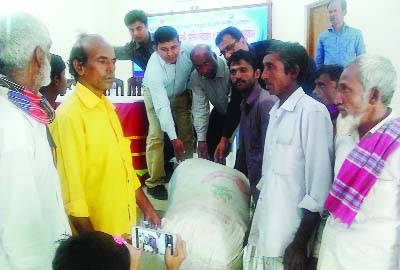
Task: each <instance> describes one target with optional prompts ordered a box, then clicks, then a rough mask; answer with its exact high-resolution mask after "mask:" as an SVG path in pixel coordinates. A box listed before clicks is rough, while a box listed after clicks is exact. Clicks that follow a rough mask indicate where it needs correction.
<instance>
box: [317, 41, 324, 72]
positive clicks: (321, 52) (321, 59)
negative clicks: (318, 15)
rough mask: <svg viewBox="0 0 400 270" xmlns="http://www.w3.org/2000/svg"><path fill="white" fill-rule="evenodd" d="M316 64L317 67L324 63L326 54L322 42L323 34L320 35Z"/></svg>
mask: <svg viewBox="0 0 400 270" xmlns="http://www.w3.org/2000/svg"><path fill="white" fill-rule="evenodd" d="M315 55H316V56H315V64H316V65H317V67H319V66H320V65H322V64H323V63H324V59H325V55H324V44H323V42H322V36H321V35H320V36H319V38H318V44H317V50H316V52H315Z"/></svg>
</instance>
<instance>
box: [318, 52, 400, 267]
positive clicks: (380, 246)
mask: <svg viewBox="0 0 400 270" xmlns="http://www.w3.org/2000/svg"><path fill="white" fill-rule="evenodd" d="M396 78H397V77H396V71H395V69H394V66H393V64H392V63H391V62H390V60H389V59H387V58H384V57H381V56H376V55H367V54H366V55H362V56H359V57H357V58H356V59H354V60H353V61H351V62H350V63H349V64H348V66H347V67H346V68H345V70H344V71H343V73H342V76H341V77H340V81H339V88H338V94H337V97H336V104H337V105H338V106H339V108H340V110H343V111H345V112H346V113H347V116H346V117H345V118H349V117H350V118H351V119H352V122H353V125H352V126H350V127H349V129H348V130H347V132H341V133H340V134H338V135H337V137H336V163H338V164H341V168H340V170H339V173H338V174H337V176H336V178H335V181H334V183H333V185H332V188H331V190H330V192H329V196H328V198H327V200H326V202H325V208H326V209H327V210H328V211H329V212H330V213H331V216H330V217H329V218H328V220H327V222H326V226H325V230H324V232H323V236H322V243H321V250H320V254H319V261H318V269H320V270H327V269H329V270H330V269H343V270H350V269H365V270H370V269H371V270H372V269H380V270H395V269H398V267H399V236H400V234H399V224H400V212H399V201H400V184H399V183H400V170H399V168H400V148H399V146H400V118H398V116H395V115H394V114H393V113H392V110H391V108H389V107H388V106H389V104H390V101H391V99H392V96H393V93H394V91H395V90H396ZM338 124H339V122H338ZM338 128H339V126H338Z"/></svg>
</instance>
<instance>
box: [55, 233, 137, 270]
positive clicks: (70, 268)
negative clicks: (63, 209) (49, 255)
mask: <svg viewBox="0 0 400 270" xmlns="http://www.w3.org/2000/svg"><path fill="white" fill-rule="evenodd" d="M130 261H131V260H130V255H129V250H128V248H127V247H126V246H125V245H124V244H122V245H120V244H117V243H116V242H115V241H114V239H113V237H112V236H111V235H109V234H106V233H103V232H99V231H95V232H86V233H82V234H79V235H75V236H72V237H70V238H68V239H67V240H64V241H62V242H61V243H60V246H59V247H58V248H57V251H56V254H55V257H54V259H53V270H92V269H101V270H129V268H130Z"/></svg>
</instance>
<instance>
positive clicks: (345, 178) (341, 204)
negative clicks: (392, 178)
mask: <svg viewBox="0 0 400 270" xmlns="http://www.w3.org/2000/svg"><path fill="white" fill-rule="evenodd" d="M399 146H400V118H397V119H394V120H392V121H390V122H388V123H386V124H384V125H383V126H382V127H380V128H379V129H378V130H377V131H376V132H374V133H373V134H372V135H370V136H368V137H366V138H364V139H362V140H361V141H360V142H359V143H358V145H357V146H356V147H355V148H354V149H353V150H352V151H351V152H350V154H349V155H348V156H347V158H346V160H345V161H344V162H343V165H342V167H341V169H340V171H339V174H338V176H337V177H336V179H335V181H334V182H333V185H332V187H331V190H330V191H329V195H328V198H327V199H326V201H325V208H326V209H327V210H328V211H329V212H330V213H331V214H332V215H333V216H334V217H335V218H339V219H340V220H341V221H342V222H343V223H345V224H347V225H348V226H349V227H350V226H351V224H352V223H353V221H354V219H355V217H356V215H357V213H358V212H359V211H360V208H361V205H362V203H363V202H364V199H365V197H366V196H367V195H368V193H369V191H370V190H371V188H372V186H373V185H374V184H375V183H376V181H377V178H378V177H379V175H380V174H381V172H382V170H383V168H384V167H385V162H386V161H387V159H388V157H389V156H390V155H391V154H392V153H393V151H394V150H396V149H397V148H398V147H399Z"/></svg>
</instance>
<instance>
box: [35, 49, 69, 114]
mask: <svg viewBox="0 0 400 270" xmlns="http://www.w3.org/2000/svg"><path fill="white" fill-rule="evenodd" d="M50 66H51V72H50V80H51V81H50V84H49V85H47V86H43V87H42V88H40V90H39V91H40V93H41V94H42V95H43V96H45V97H46V99H47V101H48V102H49V103H50V104H51V106H52V107H53V108H54V109H56V107H57V106H56V99H57V97H58V95H60V94H65V91H66V90H67V79H66V78H65V63H64V61H63V60H62V58H61V56H59V55H56V54H51V60H50Z"/></svg>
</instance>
